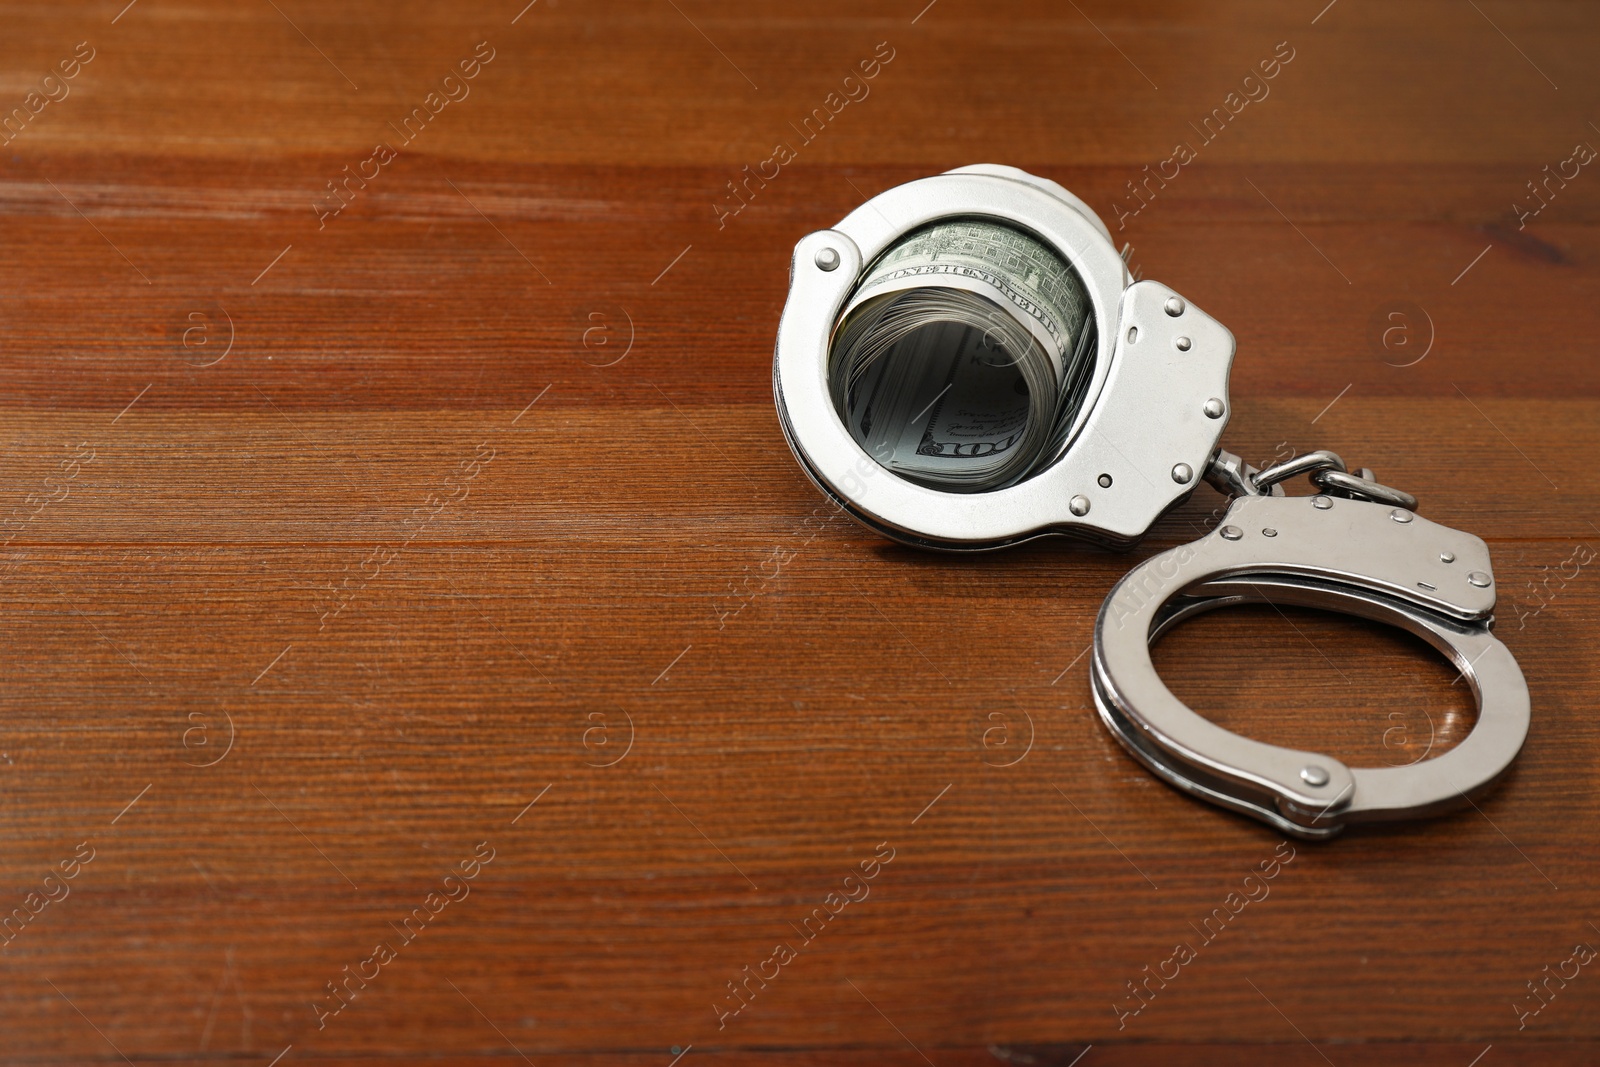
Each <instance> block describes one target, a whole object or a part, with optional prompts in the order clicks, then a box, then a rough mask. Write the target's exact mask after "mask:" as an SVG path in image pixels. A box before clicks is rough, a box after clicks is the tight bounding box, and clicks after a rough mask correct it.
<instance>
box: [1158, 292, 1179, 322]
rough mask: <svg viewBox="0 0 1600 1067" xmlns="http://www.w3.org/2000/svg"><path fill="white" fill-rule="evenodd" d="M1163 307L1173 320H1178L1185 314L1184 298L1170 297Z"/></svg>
mask: <svg viewBox="0 0 1600 1067" xmlns="http://www.w3.org/2000/svg"><path fill="white" fill-rule="evenodd" d="M1161 306H1162V307H1163V308H1165V309H1166V312H1167V314H1168V315H1171V316H1172V317H1173V318H1177V317H1178V316H1179V315H1182V314H1183V309H1184V303H1183V297H1181V296H1169V297H1167V302H1166V303H1165V304H1162V305H1161Z"/></svg>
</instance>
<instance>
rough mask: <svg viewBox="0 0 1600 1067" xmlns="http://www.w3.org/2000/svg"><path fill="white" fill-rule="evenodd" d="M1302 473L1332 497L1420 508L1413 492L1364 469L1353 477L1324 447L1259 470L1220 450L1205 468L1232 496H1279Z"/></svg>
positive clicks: (1219, 486)
mask: <svg viewBox="0 0 1600 1067" xmlns="http://www.w3.org/2000/svg"><path fill="white" fill-rule="evenodd" d="M1301 474H1309V475H1310V476H1311V482H1312V484H1313V485H1315V486H1316V487H1317V488H1318V489H1319V490H1320V491H1322V492H1323V493H1326V494H1327V495H1329V496H1339V497H1347V498H1349V499H1353V500H1371V501H1374V502H1376V503H1379V504H1388V505H1390V506H1391V507H1397V508H1405V509H1406V510H1407V511H1415V510H1416V509H1417V498H1416V497H1414V496H1412V495H1411V494H1410V493H1407V492H1405V491H1404V490H1402V489H1395V488H1394V487H1392V486H1388V485H1383V484H1382V483H1380V482H1379V481H1378V480H1377V478H1376V477H1375V476H1374V475H1373V473H1372V471H1370V470H1368V469H1367V468H1365V467H1362V468H1361V469H1359V470H1357V471H1356V472H1355V473H1353V474H1352V473H1351V472H1350V469H1349V468H1348V467H1346V466H1345V463H1344V460H1343V459H1341V458H1340V457H1339V454H1338V453H1337V452H1330V451H1328V450H1327V449H1325V448H1324V449H1318V450H1317V451H1315V452H1307V453H1305V454H1304V455H1299V456H1295V457H1293V458H1291V459H1286V460H1284V461H1283V462H1282V463H1276V464H1274V465H1272V466H1270V467H1268V468H1266V469H1265V470H1260V471H1258V470H1256V469H1255V468H1254V467H1252V466H1250V465H1249V464H1248V463H1245V462H1244V461H1243V460H1242V459H1240V458H1239V457H1238V456H1235V455H1233V454H1232V453H1231V452H1226V451H1223V450H1222V449H1220V448H1219V449H1218V450H1217V452H1216V455H1214V456H1212V457H1211V462H1210V464H1209V465H1208V466H1207V468H1206V480H1207V481H1209V482H1210V483H1211V484H1212V485H1214V486H1216V487H1217V489H1219V490H1221V491H1222V492H1224V493H1227V494H1228V495H1230V496H1265V495H1267V494H1272V495H1279V494H1281V493H1282V492H1283V490H1282V489H1275V488H1274V487H1275V486H1276V485H1277V484H1278V483H1279V482H1282V481H1286V480H1288V479H1290V478H1294V477H1297V476H1299V475H1301Z"/></svg>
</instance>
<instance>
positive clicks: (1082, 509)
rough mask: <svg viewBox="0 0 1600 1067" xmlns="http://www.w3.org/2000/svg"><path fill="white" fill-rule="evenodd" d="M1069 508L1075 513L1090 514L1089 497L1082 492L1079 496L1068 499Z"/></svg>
mask: <svg viewBox="0 0 1600 1067" xmlns="http://www.w3.org/2000/svg"><path fill="white" fill-rule="evenodd" d="M1067 510H1069V511H1071V512H1072V513H1073V514H1074V515H1087V514H1089V498H1088V497H1086V496H1084V495H1082V494H1081V493H1080V494H1079V495H1078V496H1075V497H1073V498H1072V499H1071V500H1069V501H1067Z"/></svg>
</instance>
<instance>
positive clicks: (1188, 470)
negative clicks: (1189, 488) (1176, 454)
mask: <svg viewBox="0 0 1600 1067" xmlns="http://www.w3.org/2000/svg"><path fill="white" fill-rule="evenodd" d="M1193 477H1194V468H1193V467H1191V466H1189V465H1188V464H1187V463H1174V464H1173V465H1172V480H1173V481H1175V482H1177V483H1178V484H1179V485H1188V484H1189V479H1191V478H1193Z"/></svg>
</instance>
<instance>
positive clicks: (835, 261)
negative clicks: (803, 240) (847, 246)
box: [817, 248, 839, 270]
mask: <svg viewBox="0 0 1600 1067" xmlns="http://www.w3.org/2000/svg"><path fill="white" fill-rule="evenodd" d="M817 266H819V267H821V268H822V269H823V270H837V269H838V267H839V253H838V251H837V250H836V249H832V248H823V249H819V250H818V251H817Z"/></svg>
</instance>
